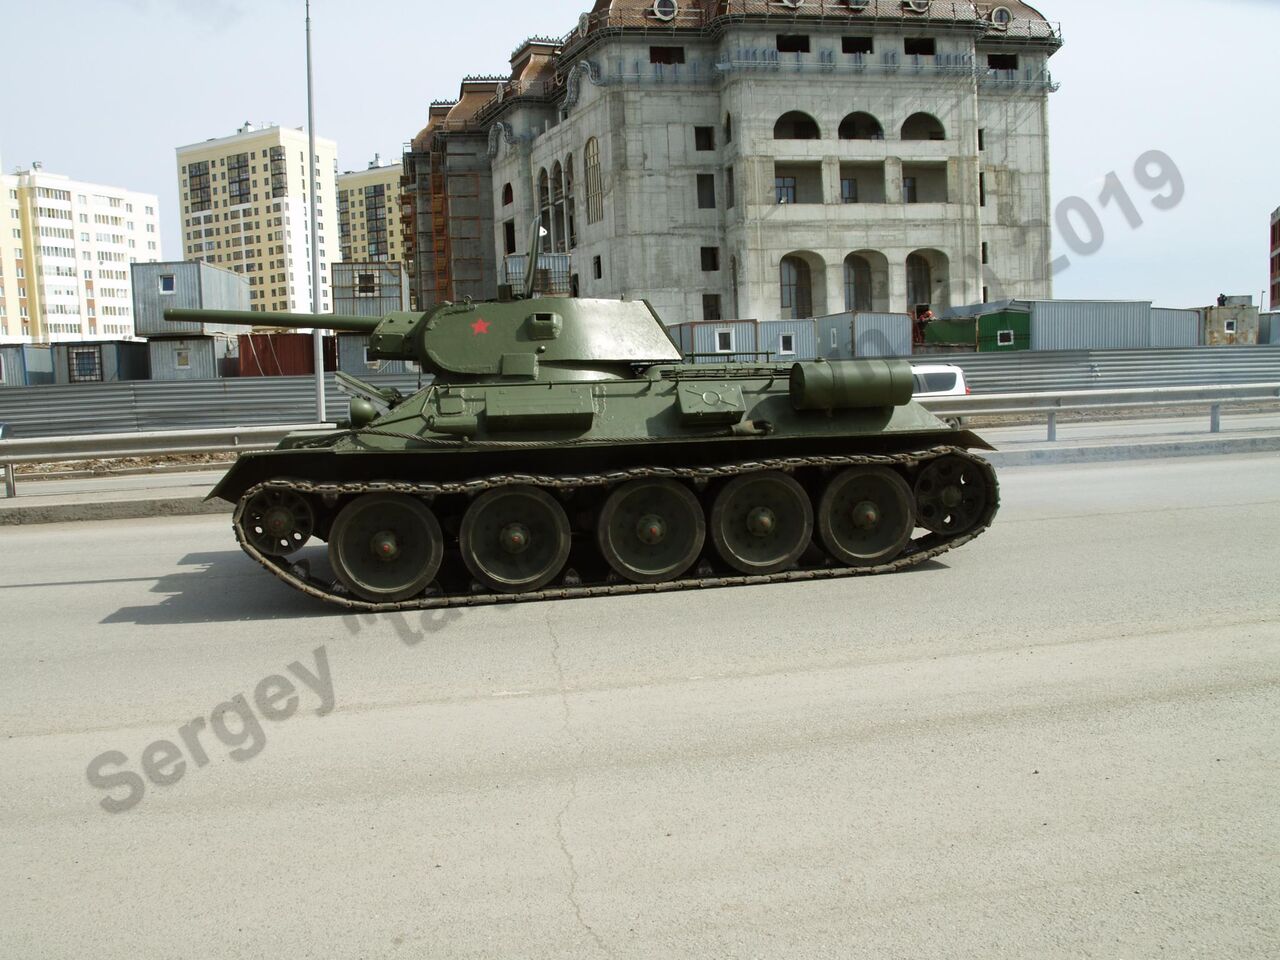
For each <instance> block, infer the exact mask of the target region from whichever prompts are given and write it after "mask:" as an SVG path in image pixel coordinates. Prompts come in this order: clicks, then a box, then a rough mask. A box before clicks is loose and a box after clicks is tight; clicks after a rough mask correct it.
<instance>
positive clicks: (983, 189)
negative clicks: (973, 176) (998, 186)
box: [978, 173, 987, 207]
mask: <svg viewBox="0 0 1280 960" xmlns="http://www.w3.org/2000/svg"><path fill="white" fill-rule="evenodd" d="M986 205H987V175H986V174H985V173H980V174H978V206H980V207H985V206H986Z"/></svg>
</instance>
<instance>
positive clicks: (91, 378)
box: [67, 347, 102, 383]
mask: <svg viewBox="0 0 1280 960" xmlns="http://www.w3.org/2000/svg"><path fill="white" fill-rule="evenodd" d="M67 359H68V362H69V364H70V370H69V373H70V375H71V382H72V383H96V382H99V381H101V380H102V348H101V347H72V348H71V349H70V351H68V356H67Z"/></svg>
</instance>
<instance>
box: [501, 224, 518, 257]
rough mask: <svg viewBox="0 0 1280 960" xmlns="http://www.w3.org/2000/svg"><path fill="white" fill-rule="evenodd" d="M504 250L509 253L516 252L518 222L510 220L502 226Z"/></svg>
mask: <svg viewBox="0 0 1280 960" xmlns="http://www.w3.org/2000/svg"><path fill="white" fill-rule="evenodd" d="M502 248H503V250H505V251H506V252H507V253H515V252H516V222H515V221H514V220H508V221H507V222H506V223H504V224H503V225H502Z"/></svg>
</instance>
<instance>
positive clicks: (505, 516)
mask: <svg viewBox="0 0 1280 960" xmlns="http://www.w3.org/2000/svg"><path fill="white" fill-rule="evenodd" d="M458 545H459V546H460V547H461V548H462V560H463V562H464V563H465V564H466V565H467V569H468V570H470V571H471V574H472V576H474V577H475V578H476V579H477V580H478V581H480V583H481V584H483V585H484V586H487V587H489V588H491V589H493V590H497V591H499V592H501V593H521V592H523V591H526V590H537V589H539V588H540V587H544V586H546V585H547V584H548V583H550V582H551V581H552V579H554V578H555V576H556V574H558V573H559V572H560V570H561V568H563V567H564V564H565V561H566V560H568V559H569V547H570V546H571V545H572V538H571V533H570V529H569V518H568V516H566V515H565V512H564V507H562V506H560V504H559V503H558V502H556V500H555V499H553V498H552V497H551V496H550V495H549V494H547V493H546V492H545V491H542V490H539V489H538V488H537V487H529V486H515V487H502V488H499V489H496V490H490V491H488V492H486V493H483V494H481V495H480V496H479V497H477V498H476V499H475V500H474V501H472V503H471V506H469V507H467V512H466V513H465V514H463V516H462V528H461V530H460V531H459V533H458Z"/></svg>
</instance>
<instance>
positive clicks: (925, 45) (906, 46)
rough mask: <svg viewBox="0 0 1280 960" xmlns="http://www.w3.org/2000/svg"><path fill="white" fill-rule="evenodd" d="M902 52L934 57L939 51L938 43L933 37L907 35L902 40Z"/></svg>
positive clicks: (909, 55)
mask: <svg viewBox="0 0 1280 960" xmlns="http://www.w3.org/2000/svg"><path fill="white" fill-rule="evenodd" d="M902 52H903V53H905V54H906V55H907V56H908V57H932V56H936V55H937V53H938V43H937V41H936V40H934V39H933V37H907V38H906V39H904V40H903V41H902Z"/></svg>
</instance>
